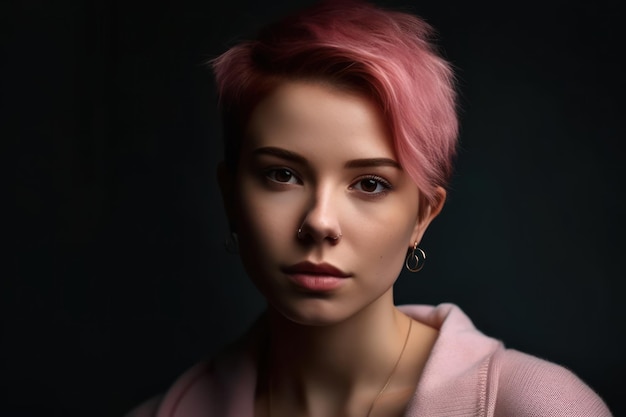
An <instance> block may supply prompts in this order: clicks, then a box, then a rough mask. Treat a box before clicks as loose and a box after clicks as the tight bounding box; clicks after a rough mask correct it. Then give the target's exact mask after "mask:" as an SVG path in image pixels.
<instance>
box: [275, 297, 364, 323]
mask: <svg viewBox="0 0 626 417" xmlns="http://www.w3.org/2000/svg"><path fill="white" fill-rule="evenodd" d="M272 307H273V309H274V310H275V311H276V312H277V314H280V315H281V316H282V317H284V318H285V319H287V320H289V321H291V322H293V323H295V324H299V325H302V326H332V325H334V324H338V323H341V322H342V321H344V320H346V319H347V318H348V317H350V316H351V315H352V314H351V312H350V311H348V309H347V308H346V306H345V305H342V306H340V305H339V303H338V301H337V300H332V299H328V298H315V299H307V300H301V301H299V302H298V301H297V302H291V303H289V305H284V304H278V303H272ZM352 313H354V312H352Z"/></svg>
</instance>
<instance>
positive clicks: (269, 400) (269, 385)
mask: <svg viewBox="0 0 626 417" xmlns="http://www.w3.org/2000/svg"><path fill="white" fill-rule="evenodd" d="M412 326H413V319H411V318H410V317H409V329H408V330H407V332H406V336H405V338H404V344H403V345H402V350H401V351H400V355H398V359H396V363H395V364H394V365H393V368H392V369H391V372H390V373H389V376H388V377H387V381H385V385H383V387H382V388H381V389H380V391H378V394H376V397H375V398H374V401H372V404H371V405H370V408H369V410H368V411H367V414H366V415H365V416H366V417H369V416H370V414H372V410H374V406H375V405H376V401H378V399H379V398H380V396H381V395H383V392H385V390H386V389H387V387H388V386H389V383H390V382H391V379H392V378H393V376H394V374H395V373H396V369H397V368H398V364H399V363H400V361H401V360H402V356H403V355H404V351H405V349H406V345H407V344H408V342H409V336H410V335H411V327H412ZM267 373H268V382H267V417H271V416H272V372H271V370H270V369H269V368H268V370H267Z"/></svg>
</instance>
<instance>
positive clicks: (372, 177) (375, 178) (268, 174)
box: [263, 167, 393, 198]
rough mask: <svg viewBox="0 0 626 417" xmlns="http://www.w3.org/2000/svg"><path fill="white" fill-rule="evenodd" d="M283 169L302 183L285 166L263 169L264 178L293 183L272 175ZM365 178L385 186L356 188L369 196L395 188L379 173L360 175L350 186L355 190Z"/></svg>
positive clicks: (383, 193) (300, 181)
mask: <svg viewBox="0 0 626 417" xmlns="http://www.w3.org/2000/svg"><path fill="white" fill-rule="evenodd" d="M281 171H282V173H285V172H288V173H289V175H291V177H292V178H293V179H295V180H296V181H297V184H302V180H300V178H299V177H298V175H296V173H295V172H293V170H291V169H289V168H284V167H277V168H268V169H266V170H264V171H263V176H264V178H266V179H267V180H269V181H270V182H272V183H275V184H291V183H290V182H287V181H278V180H276V179H275V178H272V176H274V175H276V174H277V173H279V172H281ZM365 180H372V181H374V182H376V183H377V187H376V188H378V185H380V186H382V187H383V190H381V191H378V192H367V191H361V190H356V191H357V192H362V193H363V194H365V195H366V196H368V197H372V198H375V197H382V196H384V195H385V194H387V193H388V192H389V191H391V190H392V189H393V186H392V185H391V183H390V182H389V181H387V180H386V179H385V178H383V177H380V176H378V175H364V176H362V177H359V178H358V179H357V180H356V181H354V182H353V183H352V184H351V185H350V187H349V188H350V189H351V190H354V189H355V188H356V186H357V185H358V184H360V183H361V182H362V181H365Z"/></svg>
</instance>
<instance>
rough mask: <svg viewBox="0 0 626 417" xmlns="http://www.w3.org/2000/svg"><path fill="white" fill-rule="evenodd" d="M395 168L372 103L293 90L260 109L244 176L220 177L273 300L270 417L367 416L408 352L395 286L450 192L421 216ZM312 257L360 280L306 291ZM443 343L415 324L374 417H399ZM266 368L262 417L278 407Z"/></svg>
mask: <svg viewBox="0 0 626 417" xmlns="http://www.w3.org/2000/svg"><path fill="white" fill-rule="evenodd" d="M397 160H398V159H397V157H396V154H395V150H394V148H393V146H392V141H391V138H390V135H389V132H388V130H387V128H386V125H385V122H384V119H383V117H382V115H381V113H380V111H379V109H378V108H377V107H376V105H375V104H374V103H373V102H372V101H370V100H369V99H368V98H366V97H364V96H362V95H359V94H356V93H353V92H348V91H345V90H340V89H338V88H335V87H333V86H330V85H326V84H323V83H319V82H294V81H290V82H285V83H284V84H282V85H280V86H279V87H278V88H277V89H276V90H275V91H274V92H273V93H272V94H271V95H269V96H268V97H266V98H265V99H264V100H262V101H261V102H260V103H259V105H258V106H257V107H256V108H255V109H254V111H253V112H252V114H251V118H250V120H249V123H248V126H247V135H246V138H245V140H244V141H243V143H242V147H241V154H240V160H239V165H238V170H237V172H236V175H235V176H234V177H233V176H232V175H229V171H228V170H227V169H225V168H224V167H221V168H220V170H219V179H220V185H221V188H222V191H223V194H224V201H225V204H226V210H227V213H228V214H229V218H230V221H231V224H233V225H234V227H235V229H236V230H237V232H238V235H239V250H240V255H241V258H242V261H243V263H244V266H245V268H246V270H247V272H248V274H249V275H250V278H251V279H252V280H253V282H254V283H255V285H256V286H257V287H258V288H259V290H260V291H261V293H262V294H263V295H264V296H265V298H266V299H267V301H268V316H269V323H270V329H271V341H270V344H271V349H270V354H269V355H268V358H266V359H265V360H266V362H265V363H266V364H268V366H269V368H268V369H269V370H270V371H269V372H270V373H271V390H272V394H271V395H272V397H271V408H272V416H281V415H290V416H299V415H302V416H304V415H306V416H329V415H342V416H365V415H366V414H367V411H368V409H369V407H370V405H371V404H372V401H373V400H374V398H375V397H376V395H377V393H378V392H379V391H380V389H381V388H382V386H383V384H384V382H385V381H386V379H387V376H388V375H389V373H390V371H391V369H392V368H393V365H394V363H395V362H396V360H397V358H398V356H399V353H400V351H401V349H402V345H403V344H404V341H405V338H406V335H407V330H408V324H409V321H410V319H409V318H408V317H407V316H405V315H404V314H402V313H400V312H399V311H398V310H397V309H396V307H395V306H394V304H393V284H394V282H395V281H396V279H397V277H398V275H399V273H400V271H401V268H402V267H403V265H404V259H405V256H406V253H407V249H408V248H411V247H413V244H414V243H415V242H419V241H420V240H421V238H422V236H423V234H424V232H425V230H426V228H427V227H428V225H429V223H430V222H431V220H432V219H433V218H434V217H435V216H436V215H437V214H438V213H439V211H440V210H441V206H442V205H443V201H444V200H445V191H443V189H441V188H440V189H439V193H440V194H441V197H442V198H441V199H440V200H441V202H442V203H441V204H440V205H439V206H437V207H426V208H422V209H424V210H423V212H424V215H423V216H418V213H419V212H420V206H419V204H420V199H419V195H420V194H419V190H418V189H417V187H416V186H415V184H414V183H413V182H412V180H411V179H410V178H409V176H408V175H407V174H406V172H405V171H404V170H403V169H402V167H401V166H400V165H399V164H398V162H397ZM299 228H302V233H301V234H300V236H298V234H297V231H298V229H299ZM339 235H341V237H340V238H339V239H334V238H333V237H335V236H339ZM303 261H309V262H312V263H316V264H319V263H322V262H324V263H329V264H332V265H333V266H335V267H336V268H338V269H340V270H341V271H343V272H345V273H346V274H347V275H349V276H348V277H346V278H344V279H342V280H341V283H340V285H339V286H338V287H337V288H335V289H333V290H331V291H323V292H320V291H309V290H303V289H302V288H301V287H299V286H297V285H294V283H293V281H291V280H290V279H289V277H288V273H286V272H285V268H286V267H289V266H291V265H294V264H297V263H299V262H303ZM436 335H437V332H436V330H434V329H431V328H430V327H428V326H425V325H423V324H421V323H419V322H413V325H412V330H411V334H410V336H411V337H410V339H409V341H408V345H407V349H406V353H405V355H403V357H402V362H401V363H400V365H399V367H398V370H397V372H396V373H395V374H394V377H393V379H392V382H391V384H390V385H389V387H388V388H387V389H386V390H385V394H384V395H383V396H382V397H381V398H380V399H379V400H378V401H377V402H376V406H375V408H374V410H373V411H374V412H373V413H372V414H371V415H385V416H393V415H401V413H402V411H403V410H404V408H405V406H406V402H407V401H408V399H409V398H410V395H411V393H412V392H413V389H414V387H415V385H416V384H417V381H418V379H419V375H420V373H421V370H422V368H423V365H424V363H425V361H426V359H427V357H428V354H429V352H430V349H431V347H432V344H433V343H434V340H435V339H436ZM365 365H367V366H365ZM265 368H266V367H263V366H262V367H261V369H260V377H259V384H258V393H257V394H258V395H257V404H256V405H257V415H259V416H260V415H267V409H268V392H269V391H268V382H267V381H268V380H269V379H270V375H269V374H267V373H266V372H265V370H264V369H265Z"/></svg>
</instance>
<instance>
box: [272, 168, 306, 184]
mask: <svg viewBox="0 0 626 417" xmlns="http://www.w3.org/2000/svg"><path fill="white" fill-rule="evenodd" d="M265 176H266V177H267V178H268V179H270V180H271V181H274V182H277V183H280V184H298V183H299V181H298V178H297V177H296V175H295V174H294V173H293V172H292V171H291V170H289V169H287V168H274V169H270V170H267V171H266V172H265Z"/></svg>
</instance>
